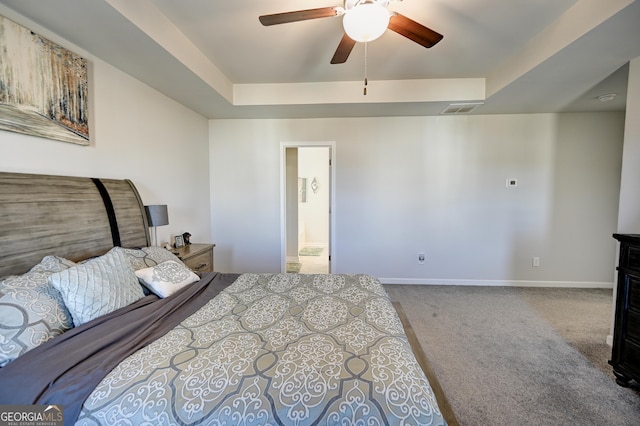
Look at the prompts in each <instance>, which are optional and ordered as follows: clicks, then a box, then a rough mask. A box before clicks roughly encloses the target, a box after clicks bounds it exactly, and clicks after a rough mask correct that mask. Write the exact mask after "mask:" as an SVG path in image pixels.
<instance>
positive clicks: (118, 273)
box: [49, 252, 144, 326]
mask: <svg viewBox="0 0 640 426" xmlns="http://www.w3.org/2000/svg"><path fill="white" fill-rule="evenodd" d="M49 283H50V284H51V285H52V286H53V287H55V288H56V289H57V290H58V291H59V292H60V294H62V298H63V299H64V303H65V305H66V306H67V309H69V312H71V316H72V317H73V323H74V324H75V325H76V326H79V325H81V324H84V323H86V322H88V321H91V320H92V319H95V318H98V317H99V316H102V315H105V314H108V313H109V312H113V311H115V310H117V309H120V308H124V307H125V306H127V305H130V304H131V303H133V302H135V301H136V300H138V299H141V298H142V297H144V293H143V292H142V287H141V286H140V283H139V282H138V279H137V277H136V275H135V274H134V272H133V269H132V268H131V265H130V264H129V261H128V259H127V258H126V257H125V256H124V255H123V254H122V253H119V252H109V253H107V254H105V255H103V256H100V257H96V258H94V259H91V260H89V261H87V262H86V263H82V264H78V265H76V266H73V267H71V268H69V269H65V270H64V271H60V272H57V273H54V274H51V276H49Z"/></svg>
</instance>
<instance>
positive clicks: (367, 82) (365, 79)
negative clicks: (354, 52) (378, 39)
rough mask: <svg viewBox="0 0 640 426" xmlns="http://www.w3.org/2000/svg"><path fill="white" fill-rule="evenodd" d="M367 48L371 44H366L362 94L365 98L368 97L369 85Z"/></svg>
mask: <svg viewBox="0 0 640 426" xmlns="http://www.w3.org/2000/svg"><path fill="white" fill-rule="evenodd" d="M367 46H369V43H367V42H365V43H364V89H363V90H362V94H363V95H364V96H367V84H369V81H368V79H367V51H368V49H367Z"/></svg>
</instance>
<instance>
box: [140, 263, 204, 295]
mask: <svg viewBox="0 0 640 426" xmlns="http://www.w3.org/2000/svg"><path fill="white" fill-rule="evenodd" d="M136 276H137V277H138V278H140V281H141V282H142V284H144V285H145V286H146V287H148V288H149V290H151V291H152V292H154V293H155V294H156V295H157V296H158V297H162V298H165V297H167V296H171V295H172V294H173V293H175V292H176V291H178V290H180V289H181V288H183V287H185V286H187V285H189V284H192V283H194V282H196V281H198V280H199V279H200V277H198V275H196V274H195V273H194V272H193V271H192V270H191V269H189V268H187V267H186V266H184V265H183V264H180V263H178V262H175V261H173V260H167V261H166V262H162V263H160V264H159V265H156V266H151V267H149V268H144V269H139V270H137V271H136Z"/></svg>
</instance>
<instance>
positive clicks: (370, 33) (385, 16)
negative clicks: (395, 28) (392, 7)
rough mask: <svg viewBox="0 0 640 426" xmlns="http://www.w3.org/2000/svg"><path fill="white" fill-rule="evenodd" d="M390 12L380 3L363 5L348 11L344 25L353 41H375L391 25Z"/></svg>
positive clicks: (343, 20)
mask: <svg viewBox="0 0 640 426" xmlns="http://www.w3.org/2000/svg"><path fill="white" fill-rule="evenodd" d="M389 17H390V16H389V11H388V10H387V8H385V7H384V6H382V5H380V4H378V3H368V2H367V3H362V4H359V5H357V6H355V7H354V8H353V9H350V10H348V11H347V12H346V13H345V15H344V18H342V25H343V26H344V31H345V32H346V33H347V35H348V36H349V37H351V39H352V40H355V41H359V42H363V43H364V42H368V41H373V40H375V39H377V38H378V37H380V36H381V35H382V34H384V32H385V31H386V29H387V26H388V25H389Z"/></svg>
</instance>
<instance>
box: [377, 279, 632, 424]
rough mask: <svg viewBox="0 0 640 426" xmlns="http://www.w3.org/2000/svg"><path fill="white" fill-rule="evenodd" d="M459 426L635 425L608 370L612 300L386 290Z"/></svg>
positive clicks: (479, 290) (598, 294) (626, 396)
mask: <svg viewBox="0 0 640 426" xmlns="http://www.w3.org/2000/svg"><path fill="white" fill-rule="evenodd" d="M385 288H386V289H387V291H388V292H389V294H390V296H391V298H392V300H394V301H397V302H400V304H401V305H402V308H403V310H404V312H405V313H406V316H407V318H408V319H409V321H410V323H411V326H412V329H413V330H414V332H415V334H416V336H417V338H418V340H419V342H420V345H421V347H422V349H423V351H424V353H425V355H426V358H427V359H428V360H429V362H430V365H431V367H432V369H433V372H434V373H435V375H436V376H437V378H438V382H439V384H440V386H441V387H442V390H443V392H444V394H445V395H446V397H447V399H448V401H449V403H450V405H451V408H452V410H453V412H454V413H455V416H456V417H457V420H458V421H459V423H460V424H461V425H637V424H640V422H639V421H638V419H640V392H638V390H637V388H636V389H629V388H622V387H620V386H618V385H617V384H615V382H614V379H613V374H612V373H611V370H610V368H609V367H608V365H607V360H608V359H609V356H610V348H609V346H607V345H606V343H605V342H606V337H607V334H608V333H609V321H610V319H611V304H612V292H611V290H598V289H595V290H594V289H526V288H503V287H458V286H455V287H454V286H411V285H386V286H385Z"/></svg>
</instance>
